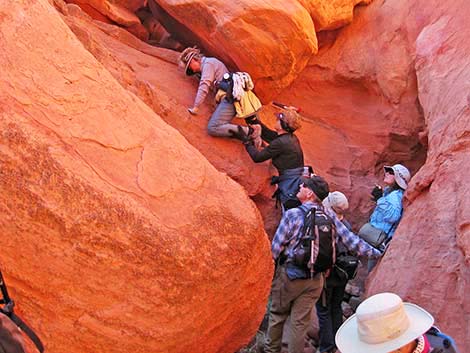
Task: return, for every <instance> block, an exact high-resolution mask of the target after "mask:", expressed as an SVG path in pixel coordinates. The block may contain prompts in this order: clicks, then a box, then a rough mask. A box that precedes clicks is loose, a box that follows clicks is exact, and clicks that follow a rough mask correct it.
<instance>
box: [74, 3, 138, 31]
mask: <svg viewBox="0 0 470 353" xmlns="http://www.w3.org/2000/svg"><path fill="white" fill-rule="evenodd" d="M65 1H66V2H69V3H74V4H77V5H79V6H81V7H82V8H83V9H84V10H85V11H86V9H90V8H91V9H93V10H95V11H93V10H92V11H90V12H89V11H87V13H88V14H89V15H90V16H92V17H93V18H96V19H100V18H99V17H95V16H94V14H95V12H99V13H100V14H101V15H103V16H105V17H106V18H109V19H110V20H112V21H113V22H115V23H117V24H119V25H122V26H124V27H132V26H136V25H139V24H140V20H139V18H138V17H137V15H135V13H134V12H135V11H136V10H137V9H138V8H139V7H141V6H143V3H144V1H143V0H136V1H122V4H121V2H120V1H109V0H65ZM126 6H128V7H126ZM104 22H107V21H104Z"/></svg>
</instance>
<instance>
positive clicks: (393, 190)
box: [360, 164, 411, 272]
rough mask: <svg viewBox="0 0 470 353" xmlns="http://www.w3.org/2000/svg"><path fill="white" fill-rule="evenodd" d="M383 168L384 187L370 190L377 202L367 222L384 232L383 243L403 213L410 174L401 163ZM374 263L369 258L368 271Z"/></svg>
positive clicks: (390, 236)
mask: <svg viewBox="0 0 470 353" xmlns="http://www.w3.org/2000/svg"><path fill="white" fill-rule="evenodd" d="M383 169H384V174H385V175H384V180H383V182H384V184H385V188H384V189H382V187H381V186H378V185H377V186H376V187H375V188H374V189H373V190H372V193H371V195H372V198H373V200H374V201H375V202H376V203H377V204H376V206H375V208H374V211H373V212H372V215H371V216H370V220H369V224H370V226H372V227H374V228H375V229H379V230H381V231H383V232H385V234H386V239H385V243H387V242H389V241H390V239H391V238H392V236H393V234H394V233H395V229H396V228H397V227H398V224H399V223H400V220H401V217H402V214H403V206H402V200H403V194H404V193H405V190H406V188H407V187H408V182H409V181H410V178H411V175H410V172H409V170H408V169H407V168H406V167H405V166H403V165H401V164H395V165H393V166H384V167H383ZM372 229H373V228H372ZM360 232H361V231H360ZM376 263H377V261H376V260H369V263H368V271H369V272H370V271H372V269H373V268H374V267H375V265H376Z"/></svg>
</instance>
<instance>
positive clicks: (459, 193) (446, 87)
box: [369, 1, 470, 352]
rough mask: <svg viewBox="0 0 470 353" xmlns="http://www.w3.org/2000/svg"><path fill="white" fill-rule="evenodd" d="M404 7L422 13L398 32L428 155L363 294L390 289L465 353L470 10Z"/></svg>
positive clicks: (459, 5)
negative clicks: (405, 40)
mask: <svg viewBox="0 0 470 353" xmlns="http://www.w3.org/2000/svg"><path fill="white" fill-rule="evenodd" d="M397 3H399V2H397ZM399 4H400V3H399ZM400 5H401V4H400ZM409 6H410V8H411V10H412V11H419V13H421V15H422V17H421V18H420V20H421V21H420V23H418V26H417V24H416V22H412V21H410V22H409V23H408V22H407V23H406V24H407V27H405V28H407V29H408V30H409V32H411V33H413V32H414V33H416V34H417V36H416V37H414V38H415V45H416V63H415V68H416V74H417V79H418V96H419V100H420V102H421V104H422V106H423V111H424V116H425V119H426V127H427V131H428V139H429V150H428V156H427V160H426V164H425V165H424V167H423V168H421V169H420V171H419V173H418V174H417V175H416V176H415V177H414V178H413V182H412V184H411V188H410V191H409V192H408V195H407V198H408V202H407V208H406V211H405V217H404V219H403V222H402V223H401V224H400V226H399V228H398V231H397V233H398V234H397V236H396V238H395V239H394V241H393V242H392V244H391V247H390V250H389V251H388V253H387V254H386V256H385V257H384V259H383V261H382V262H381V264H380V266H379V268H378V270H377V271H376V273H375V275H374V277H373V279H372V281H371V282H370V286H369V293H370V294H372V293H376V292H380V291H384V290H393V291H395V292H397V293H398V294H400V295H402V296H403V297H404V298H405V299H407V300H409V301H412V302H417V303H418V304H420V305H422V306H423V307H425V308H426V309H427V310H429V311H430V312H431V313H432V314H433V315H434V317H435V319H436V324H437V325H438V326H439V327H441V329H442V330H443V331H444V332H447V333H448V334H450V335H451V336H452V337H453V338H454V339H456V341H457V344H458V346H459V350H460V351H462V352H466V351H468V350H469V348H470V332H469V331H468V329H466V328H468V327H469V318H470V301H469V300H468V292H469V290H470V283H469V280H468V279H469V278H470V267H469V265H470V241H469V239H470V227H469V224H470V223H469V220H470V201H469V198H468V195H469V194H470V186H469V183H468V180H469V178H468V175H467V174H468V173H467V171H468V170H469V169H470V157H469V156H470V155H469V150H470V138H469V137H470V99H469V90H468V88H469V82H470V63H469V61H468V57H469V55H470V43H469V41H468V31H466V30H464V29H466V28H468V26H467V24H468V16H469V15H470V8H469V7H468V3H467V2H466V1H455V2H453V3H452V4H450V3H449V4H447V6H445V7H444V6H442V5H441V3H440V2H437V1H433V2H431V3H428V2H424V1H421V2H418V3H416V4H414V5H411V4H410V5H409ZM404 10H407V9H406V7H405V8H404ZM403 273H406V276H404V275H403Z"/></svg>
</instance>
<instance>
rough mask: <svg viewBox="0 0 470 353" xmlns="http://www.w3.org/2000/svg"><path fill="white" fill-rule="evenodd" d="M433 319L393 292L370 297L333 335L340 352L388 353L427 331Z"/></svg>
mask: <svg viewBox="0 0 470 353" xmlns="http://www.w3.org/2000/svg"><path fill="white" fill-rule="evenodd" d="M433 323H434V318H433V317H432V316H431V314H429V313H428V312H427V311H426V310H424V309H422V308H420V307H419V306H417V305H415V304H411V303H403V301H402V300H401V298H400V297H399V296H398V295H396V294H393V293H380V294H376V295H373V296H371V297H370V298H368V299H366V300H365V301H363V302H362V303H361V305H359V306H358V308H357V310H356V314H355V315H353V316H351V317H350V318H349V319H347V320H346V321H345V322H344V323H343V325H342V326H341V327H340V328H339V330H338V332H337V333H336V346H337V347H338V349H339V350H340V351H341V353H389V352H391V351H394V350H396V349H398V348H400V347H403V346H405V345H406V344H408V343H410V342H411V341H413V340H414V339H416V338H418V337H420V336H421V335H423V334H424V333H425V332H426V331H428V330H429V329H430V328H431V326H432V325H433Z"/></svg>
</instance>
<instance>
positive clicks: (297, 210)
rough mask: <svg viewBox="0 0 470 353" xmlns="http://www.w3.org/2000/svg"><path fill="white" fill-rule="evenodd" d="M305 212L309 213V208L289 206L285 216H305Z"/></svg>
mask: <svg viewBox="0 0 470 353" xmlns="http://www.w3.org/2000/svg"><path fill="white" fill-rule="evenodd" d="M305 213H307V210H304V208H301V207H294V208H289V209H288V210H287V211H286V212H285V213H284V216H285V217H288V218H294V217H303V216H304V214H305Z"/></svg>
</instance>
